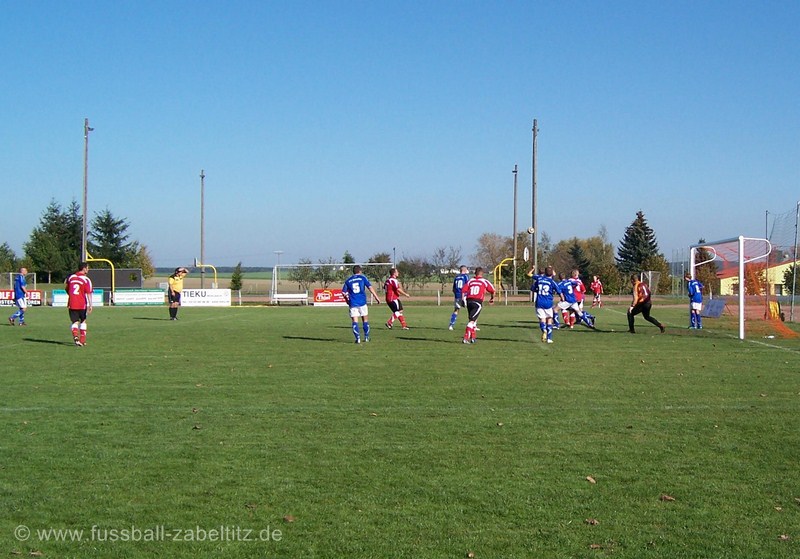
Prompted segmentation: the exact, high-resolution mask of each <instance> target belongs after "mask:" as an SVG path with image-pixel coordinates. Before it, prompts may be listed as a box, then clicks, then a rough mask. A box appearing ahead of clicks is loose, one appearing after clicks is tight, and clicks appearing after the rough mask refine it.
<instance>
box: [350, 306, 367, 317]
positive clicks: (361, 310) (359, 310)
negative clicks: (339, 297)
mask: <svg viewBox="0 0 800 559" xmlns="http://www.w3.org/2000/svg"><path fill="white" fill-rule="evenodd" d="M368 314H369V308H368V307H367V305H362V306H360V307H350V318H358V317H359V316H362V317H363V316H367V315H368Z"/></svg>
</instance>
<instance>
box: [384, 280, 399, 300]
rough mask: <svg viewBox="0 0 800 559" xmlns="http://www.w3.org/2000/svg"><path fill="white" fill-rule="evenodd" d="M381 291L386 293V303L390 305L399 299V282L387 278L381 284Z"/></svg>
mask: <svg viewBox="0 0 800 559" xmlns="http://www.w3.org/2000/svg"><path fill="white" fill-rule="evenodd" d="M383 290H384V291H385V292H386V302H387V303H391V302H392V301H397V300H398V299H399V298H400V282H399V281H397V278H388V279H387V280H386V282H385V283H384V284H383Z"/></svg>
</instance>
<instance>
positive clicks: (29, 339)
mask: <svg viewBox="0 0 800 559" xmlns="http://www.w3.org/2000/svg"><path fill="white" fill-rule="evenodd" d="M22 341H23V342H31V343H34V344H53V345H75V342H64V341H61V340H41V339H38V338H22Z"/></svg>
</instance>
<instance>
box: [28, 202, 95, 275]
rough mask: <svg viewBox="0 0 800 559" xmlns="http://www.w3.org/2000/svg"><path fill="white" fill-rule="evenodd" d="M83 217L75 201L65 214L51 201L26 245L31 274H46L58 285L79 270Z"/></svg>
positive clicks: (59, 206) (56, 203)
mask: <svg viewBox="0 0 800 559" xmlns="http://www.w3.org/2000/svg"><path fill="white" fill-rule="evenodd" d="M81 232H82V217H81V215H80V206H78V203H77V202H75V201H74V200H73V201H72V203H71V204H70V206H69V208H67V210H66V211H64V210H63V209H62V208H61V205H60V204H59V203H58V202H56V201H55V200H51V201H50V204H48V206H47V208H46V209H45V210H44V212H43V213H42V217H41V219H40V220H39V225H38V226H37V227H36V228H34V230H33V231H32V232H31V236H30V239H29V240H28V242H26V243H25V244H24V246H23V248H24V250H25V257H26V258H27V260H28V261H29V262H30V266H31V271H36V272H42V273H46V274H47V276H48V282H58V281H62V280H64V279H66V277H67V276H68V275H69V274H70V273H71V272H72V271H73V270H74V269H75V267H76V266H77V264H78V260H80V257H81Z"/></svg>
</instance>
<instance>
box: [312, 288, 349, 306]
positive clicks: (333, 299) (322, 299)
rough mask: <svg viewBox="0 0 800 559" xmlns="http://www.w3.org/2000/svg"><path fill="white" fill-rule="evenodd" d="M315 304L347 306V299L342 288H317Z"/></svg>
mask: <svg viewBox="0 0 800 559" xmlns="http://www.w3.org/2000/svg"><path fill="white" fill-rule="evenodd" d="M314 306H315V307H316V306H320V307H325V306H328V307H346V306H347V301H345V300H344V295H342V290H341V289H315V290H314Z"/></svg>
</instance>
